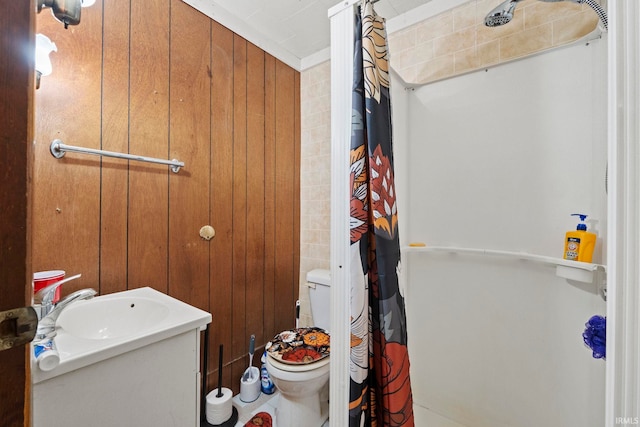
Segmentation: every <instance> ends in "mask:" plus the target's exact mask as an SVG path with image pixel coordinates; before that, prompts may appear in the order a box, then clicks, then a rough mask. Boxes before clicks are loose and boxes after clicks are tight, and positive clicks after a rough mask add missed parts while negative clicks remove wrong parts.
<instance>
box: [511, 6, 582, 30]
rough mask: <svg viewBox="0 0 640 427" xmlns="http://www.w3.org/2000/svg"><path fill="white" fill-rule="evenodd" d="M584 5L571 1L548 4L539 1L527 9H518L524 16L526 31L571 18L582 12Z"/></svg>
mask: <svg viewBox="0 0 640 427" xmlns="http://www.w3.org/2000/svg"><path fill="white" fill-rule="evenodd" d="M581 6H582V5H580V4H576V3H572V2H569V1H563V2H556V3H546V2H542V1H538V2H535V3H530V4H528V5H527V6H526V7H523V8H522V10H520V8H518V9H517V13H520V12H522V14H523V15H524V26H525V29H530V28H532V27H537V26H539V25H543V24H548V23H549V22H551V21H555V20H556V19H562V18H569V17H572V16H574V15H576V14H578V13H580V12H581V11H582V7H581Z"/></svg>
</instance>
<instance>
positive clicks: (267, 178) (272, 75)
mask: <svg viewBox="0 0 640 427" xmlns="http://www.w3.org/2000/svg"><path fill="white" fill-rule="evenodd" d="M264 72H265V77H264V80H265V95H264V99H265V107H264V108H265V125H264V126H265V135H264V182H265V187H264V224H265V230H264V245H265V246H264V307H265V310H264V329H265V335H266V336H265V338H266V339H267V340H270V339H271V338H273V337H274V336H275V334H276V333H279V332H281V331H277V330H276V327H275V316H276V313H277V312H278V308H279V307H278V306H277V303H276V298H275V241H276V234H275V215H276V200H275V193H276V183H275V179H276V178H275V177H276V175H275V174H276V59H275V58H274V57H273V56H271V55H269V54H266V55H265V70H264Z"/></svg>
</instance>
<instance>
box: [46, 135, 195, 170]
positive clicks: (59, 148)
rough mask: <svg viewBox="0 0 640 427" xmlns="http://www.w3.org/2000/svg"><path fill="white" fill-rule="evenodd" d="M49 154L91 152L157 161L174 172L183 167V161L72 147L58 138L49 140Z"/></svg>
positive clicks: (121, 157) (60, 154)
mask: <svg viewBox="0 0 640 427" xmlns="http://www.w3.org/2000/svg"><path fill="white" fill-rule="evenodd" d="M49 150H50V151H51V155H52V156H53V157H55V158H56V159H61V158H62V157H64V153H65V152H67V151H70V152H72V153H81V154H93V155H95V156H104V157H115V158H117V159H127V160H137V161H140V162H147V163H157V164H161V165H167V166H171V171H172V172H174V173H178V172H180V168H183V167H184V162H181V161H178V160H176V159H173V160H164V159H156V158H154V157H145V156H136V155H133V154H125V153H116V152H114V151H105V150H94V149H93V148H84V147H74V146H73V145H66V144H63V142H62V141H61V140H59V139H54V140H53V141H51V146H50V147H49Z"/></svg>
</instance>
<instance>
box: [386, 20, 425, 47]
mask: <svg viewBox="0 0 640 427" xmlns="http://www.w3.org/2000/svg"><path fill="white" fill-rule="evenodd" d="M387 38H388V39H389V51H390V52H402V51H405V50H411V49H413V48H414V47H415V46H416V44H417V40H418V39H417V29H416V27H415V26H412V27H409V29H406V30H402V31H398V32H397V33H393V34H391V35H389V36H388V37H387Z"/></svg>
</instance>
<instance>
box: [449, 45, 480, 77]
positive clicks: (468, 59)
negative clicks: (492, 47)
mask: <svg viewBox="0 0 640 427" xmlns="http://www.w3.org/2000/svg"><path fill="white" fill-rule="evenodd" d="M479 66H480V57H479V56H478V51H477V49H476V48H475V47H472V48H470V49H465V50H461V51H458V52H456V53H455V54H454V56H453V71H454V73H455V74H461V73H466V72H468V71H471V70H475V69H477V68H478V67H479Z"/></svg>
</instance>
